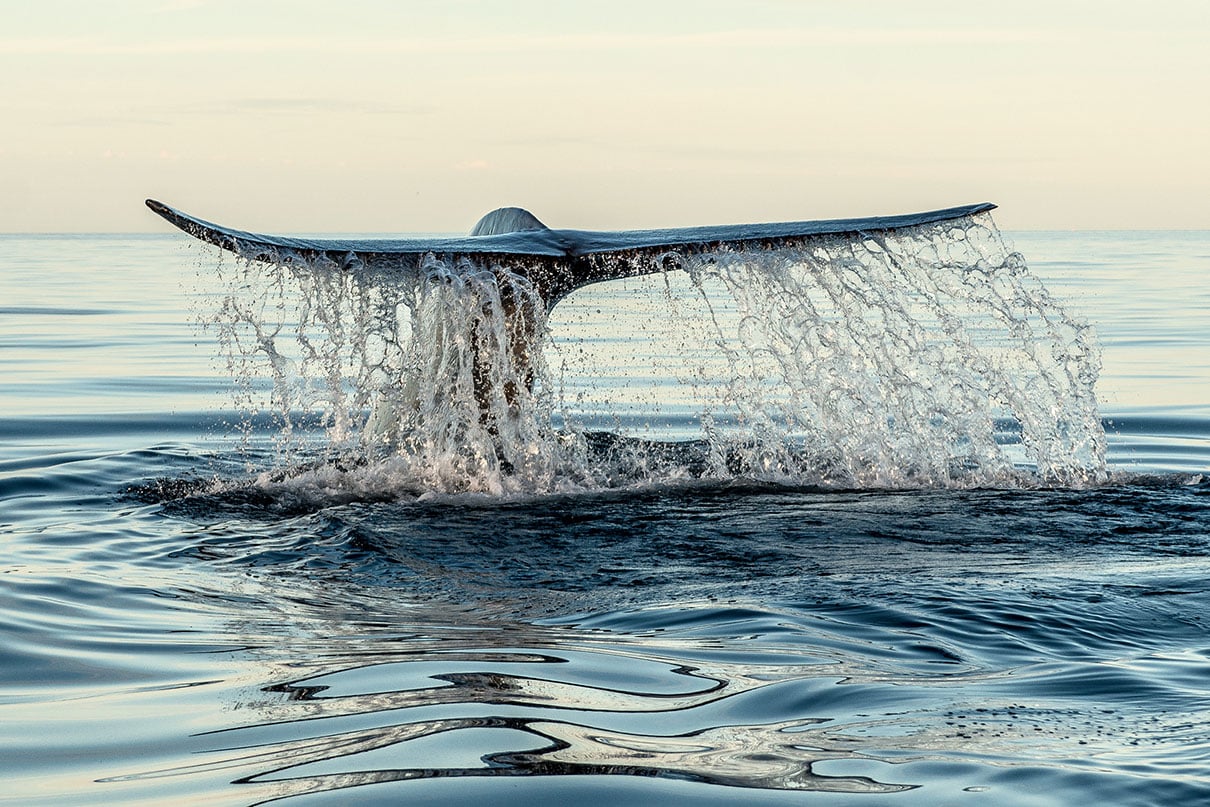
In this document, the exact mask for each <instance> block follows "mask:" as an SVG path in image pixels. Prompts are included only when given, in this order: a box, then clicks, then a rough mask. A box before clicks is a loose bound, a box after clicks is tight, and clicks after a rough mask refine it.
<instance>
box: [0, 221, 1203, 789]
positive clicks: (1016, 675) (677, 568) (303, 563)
mask: <svg viewBox="0 0 1210 807" xmlns="http://www.w3.org/2000/svg"><path fill="white" fill-rule="evenodd" d="M1009 235H1010V238H1011V241H1012V242H1013V243H1014V245H1015V247H1016V249H1018V250H1020V251H1021V252H1022V253H1023V254H1024V255H1025V256H1026V258H1027V260H1028V261H1029V265H1030V268H1031V271H1032V273H1033V275H1035V276H1037V277H1038V278H1040V279H1041V281H1042V282H1043V283H1044V284H1045V286H1046V288H1048V289H1049V291H1050V294H1051V295H1053V297H1054V298H1055V299H1056V300H1059V301H1061V303H1062V305H1063V306H1064V307H1065V309H1066V310H1068V311H1070V312H1073V313H1074V314H1075V315H1077V316H1078V317H1080V318H1083V319H1084V320H1086V321H1087V322H1088V323H1090V324H1091V325H1092V326H1093V327H1094V328H1095V331H1096V334H1097V338H1098V340H1099V345H1100V351H1101V361H1102V369H1101V371H1100V378H1099V381H1098V382H1097V385H1096V395H1097V399H1098V401H1099V407H1100V418H1101V423H1102V427H1103V429H1104V432H1105V437H1106V440H1107V451H1106V454H1105V460H1106V463H1107V465H1106V469H1107V472H1106V473H1105V474H1104V475H1102V476H1100V477H1096V478H1092V479H1091V481H1090V480H1084V482H1082V483H1080V484H1050V483H1047V482H1046V480H1042V479H1037V480H1034V483H1031V482H1030V476H1029V473H1028V469H1027V470H1026V472H1025V474H1024V475H1023V476H1019V477H1013V476H1006V477H1003V479H1002V481H1001V482H1000V483H980V484H976V485H937V484H922V485H902V486H900V485H895V484H885V483H883V484H870V485H863V484H850V485H838V484H815V483H812V481H811V480H810V479H798V480H797V481H796V480H792V479H791V480H787V479H780V480H778V479H769V478H767V477H765V476H761V475H759V474H755V475H754V474H746V473H744V472H742V470H741V471H740V472H737V473H736V474H735V475H733V476H732V477H729V478H713V477H710V476H709V475H705V476H703V475H696V476H694V475H692V474H690V475H683V476H677V475H672V476H666V477H659V476H658V475H657V476H651V475H647V476H642V475H637V476H634V477H633V479H632V480H631V481H630V482H627V481H626V480H625V479H623V480H621V481H620V482H619V481H617V480H613V482H611V484H609V485H602V486H598V487H597V488H595V489H594V488H592V487H591V486H585V485H582V484H581V485H579V486H568V487H567V488H566V489H559V487H558V486H557V485H556V486H554V487H553V488H550V489H547V490H544V491H541V492H534V493H532V494H526V493H525V492H524V491H521V492H515V491H514V492H512V493H507V492H506V493H498V492H497V493H492V492H490V491H489V492H463V493H459V492H449V491H426V490H424V489H423V485H421V486H419V487H418V486H417V485H416V484H415V482H414V480H412V481H411V482H406V483H405V482H400V481H399V480H398V479H395V478H393V477H391V475H390V474H389V473H388V470H389V468H387V467H383V468H381V469H380V470H379V471H378V472H377V475H376V472H375V466H369V467H368V469H367V468H366V467H362V468H361V469H360V470H359V471H358V470H357V469H354V471H355V472H354V471H347V470H346V469H341V468H339V467H336V466H337V465H338V463H335V464H334V461H333V460H332V459H331V455H330V454H327V453H324V452H323V451H322V450H319V449H313V450H312V449H307V448H306V447H305V446H306V445H311V446H312V447H314V446H322V445H323V444H324V441H325V440H327V439H328V437H327V432H325V430H324V428H323V424H321V423H319V422H318V421H315V420H314V419H312V420H307V419H306V418H301V419H299V420H298V421H297V422H293V423H291V424H290V429H291V430H292V434H291V435H290V436H291V439H294V440H295V442H296V443H297V442H298V440H299V439H301V442H302V444H303V445H304V447H303V448H302V449H292V451H293V452H294V453H283V424H282V422H281V420H280V418H278V417H275V416H274V415H273V414H272V412H271V411H270V409H271V407H268V406H266V405H264V404H263V403H262V404H258V403H257V401H260V400H261V399H262V398H263V396H265V395H267V394H268V390H269V386H268V382H267V381H263V380H257V379H249V378H246V377H244V378H242V381H243V382H244V383H242V384H236V385H235V387H234V390H233V385H232V381H231V375H232V371H233V370H234V371H235V374H236V375H237V376H240V375H241V373H242V370H241V368H240V367H239V366H236V365H233V364H232V362H231V351H230V349H229V348H230V346H229V345H228V349H227V351H226V353H224V349H223V348H222V345H220V344H219V342H220V341H221V340H220V339H219V338H218V337H219V336H221V334H218V333H216V329H215V328H214V327H213V325H212V326H211V327H202V326H201V325H200V324H199V321H206V320H207V318H210V321H211V322H213V311H214V301H215V297H216V295H218V289H220V287H222V288H229V287H230V277H231V270H232V262H231V261H230V259H228V260H227V261H226V262H225V263H224V262H222V261H220V260H219V259H218V258H217V256H216V253H215V252H213V251H209V250H207V249H205V248H202V247H200V246H196V245H193V244H190V243H188V239H187V238H185V237H184V236H181V235H179V234H156V235H97V236H93V235H31V236H22V235H4V236H0V256H2V257H0V269H2V271H0V374H2V376H0V377H2V378H3V386H2V387H0V390H2V391H0V781H2V782H3V787H0V803H5V804H14V805H26V806H28V807H33V806H34V805H82V804H87V805H165V804H199V805H201V804H205V805H253V804H264V803H273V804H281V805H283V807H285V806H286V805H288V806H289V807H314V806H315V805H338V804H339V805H344V804H355V805H380V804H382V805H385V804H468V803H486V804H500V805H503V804H518V805H521V804H525V805H534V804H551V805H554V804H569V803H577V802H578V803H585V804H590V803H591V804H595V803H600V804H649V803H660V804H663V805H680V804H685V805H721V804H753V805H763V804H794V805H800V804H801V805H812V804H827V805H853V806H854V807H864V806H865V805H890V807H908V806H909V805H928V806H929V807H934V806H935V805H1040V806H1043V805H1054V806H1056V807H1057V806H1058V805H1073V804H1099V805H1197V804H1210V283H1207V282H1206V277H1207V274H1208V271H1210V232H1053V233H1050V232H1047V233H1042V232H1021V233H1011V234H1009ZM220 275H221V276H222V278H221V279H220ZM224 284H226V285H224ZM658 285H659V284H658V283H657V284H656V286H657V287H658ZM643 295H647V296H648V297H651V296H652V293H651V290H650V288H649V287H647V286H644V285H643V284H642V283H631V284H630V285H625V284H623V286H621V287H618V288H614V287H613V285H612V284H611V285H608V286H601V287H597V288H595V289H588V290H584V291H582V292H578V293H577V295H575V296H574V297H573V298H571V299H569V300H568V301H567V302H565V303H563V304H561V305H560V306H559V307H558V308H556V309H555V310H554V312H553V314H552V320H551V344H552V348H551V352H552V353H553V354H555V355H552V356H549V357H548V363H549V364H550V365H551V366H552V367H556V366H557V367H559V368H565V367H566V366H567V365H568V363H567V362H566V361H564V360H562V359H560V358H558V356H567V355H569V354H576V353H577V352H579V351H582V350H595V351H597V352H598V353H599V354H600V355H603V356H607V357H612V358H607V359H605V360H599V361H598V362H597V363H596V364H595V365H593V366H596V367H598V368H599V367H601V366H606V371H603V372H596V373H595V374H593V375H592V378H591V379H590V380H585V379H584V378H582V377H579V376H576V367H577V366H580V365H575V363H574V362H573V363H572V366H571V371H570V372H569V371H567V370H566V369H563V370H560V378H561V383H562V384H563V385H564V388H565V393H564V394H565V397H566V398H567V399H568V400H571V401H573V402H576V403H577V405H579V406H580V411H581V414H582V415H583V416H584V418H585V419H586V421H585V422H588V421H592V424H590V425H593V424H595V426H594V428H595V427H601V428H602V430H604V431H615V432H622V433H624V434H629V435H630V436H631V437H632V439H634V440H661V439H666V440H670V441H675V440H689V439H692V431H693V426H694V424H695V423H699V422H698V421H695V420H693V418H692V417H690V416H688V415H686V414H685V410H684V407H683V406H682V404H683V403H684V401H687V400H689V398H691V396H686V395H685V394H683V391H682V390H680V389H679V388H678V386H677V384H676V383H675V382H674V381H669V380H668V379H667V378H665V377H663V376H659V375H658V374H655V373H652V372H650V368H651V367H652V366H654V364H655V363H657V362H656V360H657V359H658V358H659V356H658V355H657V356H654V357H653V356H652V355H651V354H652V353H653V352H654V353H656V354H658V353H659V352H660V351H661V350H662V348H661V344H662V343H661V341H660V338H659V335H658V333H657V338H655V339H653V340H648V341H647V342H642V343H641V344H637V345H636V344H635V343H634V342H631V341H628V337H629V336H630V335H631V334H633V333H634V332H635V331H636V330H642V328H637V326H636V322H639V321H640V320H641V322H640V324H642V323H646V324H647V325H651V324H652V323H654V322H657V321H659V320H660V319H661V314H660V313H659V312H660V310H661V308H660V307H661V305H663V304H664V302H663V301H662V299H661V298H660V297H659V295H658V294H657V295H655V298H654V301H652V300H648V301H647V303H646V304H645V305H646V308H642V309H641V312H645V313H634V312H632V311H631V309H630V308H629V307H628V306H630V305H631V303H629V302H627V301H631V300H633V299H634V298H635V297H636V296H643ZM635 310H639V309H635ZM627 312H630V313H627ZM286 314H287V318H288V314H289V312H286ZM627 317H630V319H627ZM635 318H639V320H636V319H635ZM655 330H656V331H658V330H659V329H658V328H656V329H655ZM251 353H252V354H255V349H252V350H251ZM236 358H239V357H238V356H237V357H236ZM602 361H603V362H604V365H603V364H602ZM627 362H630V363H629V364H628V363H627ZM236 364H238V362H237V363H236ZM582 366H588V365H582ZM699 380H700V379H699ZM703 383H704V382H703ZM594 396H595V398H594ZM685 406H688V404H685ZM250 409H251V410H257V411H256V412H255V413H250V412H249V411H247V410H250ZM593 418H596V420H593ZM699 425H700V424H699ZM300 434H301V438H299V435H300ZM594 439H598V440H599V439H606V438H601V437H599V436H598V437H597V438H594ZM308 441H310V442H309V443H308ZM308 450H312V453H311V454H308V453H307V452H308ZM308 463H309V465H308ZM303 466H306V467H307V468H308V470H307V471H306V472H303V473H295V472H291V471H290V470H289V469H290V468H295V469H297V468H300V467H303ZM283 468H284V470H283Z"/></svg>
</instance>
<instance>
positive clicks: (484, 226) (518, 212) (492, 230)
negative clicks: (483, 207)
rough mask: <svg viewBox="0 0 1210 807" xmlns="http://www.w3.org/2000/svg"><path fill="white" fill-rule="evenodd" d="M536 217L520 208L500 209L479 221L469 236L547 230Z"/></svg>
mask: <svg viewBox="0 0 1210 807" xmlns="http://www.w3.org/2000/svg"><path fill="white" fill-rule="evenodd" d="M549 229H550V228H549V227H547V226H546V225H545V224H543V223H542V222H540V221H538V217H537V216H535V215H534V214H533V213H530V212H529V211H528V210H526V209H524V208H521V207H500V208H496V209H495V210H493V211H492V212H490V213H488V214H487V215H486V216H484V217H483V218H481V219H479V223H478V224H476V225H475V227H474V229H473V230H471V235H504V234H505V233H519V232H523V231H525V230H549Z"/></svg>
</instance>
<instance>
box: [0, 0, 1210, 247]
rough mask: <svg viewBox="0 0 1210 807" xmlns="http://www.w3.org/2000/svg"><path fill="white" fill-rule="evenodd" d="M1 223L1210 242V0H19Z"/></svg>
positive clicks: (2, 124) (4, 98)
mask: <svg viewBox="0 0 1210 807" xmlns="http://www.w3.org/2000/svg"><path fill="white" fill-rule="evenodd" d="M0 11H2V15H0V77H2V78H0V232H72V231H74V232H81V231H85V232H97V231H128V232H158V231H166V228H167V225H166V224H163V223H162V222H160V221H159V220H158V219H155V218H154V217H153V216H152V214H151V213H150V212H149V211H147V210H146V209H145V208H144V207H143V205H142V200H143V199H144V198H145V197H148V196H151V197H155V198H158V199H161V200H163V201H165V202H167V203H169V204H172V205H174V206H177V207H180V208H182V209H184V210H187V211H189V212H191V213H194V214H195V215H198V216H201V217H202V218H208V219H211V220H214V221H218V222H220V223H223V224H228V225H232V226H236V227H240V228H244V229H253V230H259V231H262V232H460V231H465V230H468V229H469V228H470V227H471V225H473V224H474V222H475V221H476V219H478V218H479V216H480V215H481V214H483V213H485V212H486V211H488V210H490V209H492V208H495V207H498V206H501V205H519V206H523V207H527V208H529V209H530V210H531V211H533V212H534V213H535V214H536V215H537V216H538V217H539V218H540V219H542V220H543V221H545V222H546V223H547V224H549V225H550V226H552V227H579V228H589V229H615V228H616V229H620V228H648V227H664V226H683V225H695V224H722V223H737V222H750V221H786V220H798V219H812V218H836V217H848V216H866V215H879V214H891V213H903V212H913V211H919V210H929V209H933V208H939V207H950V206H953V205H958V204H966V203H972V202H981V201H991V202H995V203H997V204H998V205H1000V206H1001V209H1000V210H999V211H997V213H996V218H997V221H998V222H999V223H1000V225H1001V227H1004V228H1008V229H1014V228H1015V229H1027V228H1043V229H1070V228H1195V229H1205V228H1210V2H1208V0H1150V2H1147V3H1143V2H1139V0H1131V2H1113V1H1112V0H1101V1H1100V2H1094V1H1093V0H1011V1H1010V0H1003V1H1002V2H994V1H992V0H983V1H982V2H970V0H967V1H966V2H953V1H949V0H946V1H942V0H910V1H908V0H866V1H864V2H862V1H860V0H800V1H799V2H792V1H791V0H781V1H778V0H744V1H742V2H741V0H733V1H732V2H717V1H715V0H691V1H688V0H687V1H682V0H668V1H667V2H663V1H662V0H643V2H634V1H633V0H607V1H602V2H596V1H593V0H576V1H575V2H572V0H567V2H538V0H500V2H492V1H490V0H487V1H485V2H460V1H458V0H433V1H432V2H423V1H421V0H399V2H388V1H387V0H339V2H335V1H333V2H311V1H309V0H114V1H113V2H99V1H98V0H29V1H28V2H27V1H26V0H0Z"/></svg>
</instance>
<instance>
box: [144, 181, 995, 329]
mask: <svg viewBox="0 0 1210 807" xmlns="http://www.w3.org/2000/svg"><path fill="white" fill-rule="evenodd" d="M147 206H148V207H149V208H151V209H152V210H153V211H155V212H156V213H158V214H159V215H160V216H162V217H164V218H165V219H167V220H168V221H169V222H170V223H172V224H173V225H175V226H176V227H178V228H180V229H181V230H183V231H184V232H186V233H188V234H189V235H192V236H194V237H195V238H199V239H201V240H203V241H206V242H208V243H211V244H214V245H215V246H218V247H221V248H222V249H225V250H229V251H231V252H234V253H235V254H237V255H239V256H240V257H242V258H246V259H248V260H253V261H266V262H269V263H277V264H287V265H290V264H304V265H315V266H320V265H326V266H333V265H334V266H338V267H340V268H342V269H345V270H348V271H356V272H366V273H374V272H387V273H391V274H392V275H395V276H398V274H399V273H401V272H402V273H407V272H415V273H419V272H420V271H421V266H422V264H423V262H424V260H425V259H426V257H427V256H433V257H436V258H438V259H441V260H443V261H445V262H446V264H447V265H450V266H454V265H459V264H461V263H463V261H462V259H468V260H469V262H470V263H471V264H476V263H477V264H480V265H482V264H483V263H488V264H499V265H501V266H504V267H506V268H508V269H509V270H510V271H513V272H515V273H518V274H522V275H524V276H525V277H527V278H528V279H529V281H530V282H531V283H532V284H533V287H534V289H535V290H536V291H537V293H538V294H539V295H540V296H541V297H542V299H543V302H544V303H545V307H546V310H547V311H549V310H550V309H551V308H552V307H554V305H555V304H556V303H558V302H559V300H562V299H563V298H564V297H566V296H567V295H568V294H570V293H571V292H573V291H575V290H576V289H578V288H581V287H583V286H587V285H589V284H591V283H599V282H602V281H605V280H613V279H617V278H623V277H633V276H636V275H643V274H651V273H654V272H660V271H664V270H666V269H669V268H676V267H678V266H679V265H680V264H681V262H683V260H684V259H686V258H689V257H692V256H694V255H702V254H708V253H711V252H718V251H720V250H726V251H740V250H750V251H764V250H771V249H779V248H785V247H801V246H803V245H805V244H806V243H808V242H809V241H811V240H812V239H818V238H820V237H822V236H835V235H849V236H852V237H854V238H860V237H864V236H865V235H868V234H872V233H886V232H888V231H894V230H900V229H904V228H909V227H919V226H921V225H928V224H937V223H941V222H945V221H949V220H952V219H960V218H963V217H966V216H971V215H974V214H977V213H983V212H986V211H989V210H992V209H994V208H995V205H993V204H988V203H983V204H975V205H965V206H962V207H951V208H946V209H944V210H933V211H929V212H925V213H911V214H907V215H899V216H874V217H868V218H858V219H829V220H822V221H795V222H781V223H764V224H728V225H721V226H707V227H682V228H675V229H663V230H624V231H617V232H604V231H592V230H553V229H551V228H549V227H547V226H546V225H545V224H543V223H542V222H541V221H539V220H538V218H537V217H536V216H534V215H533V214H532V213H530V212H529V211H528V210H524V209H522V208H519V207H502V208H500V209H498V210H493V211H492V212H491V213H488V214H487V215H486V216H484V217H483V218H482V219H480V220H479V222H478V223H477V224H476V225H475V227H474V229H473V230H471V233H470V234H469V235H466V236H461V237H453V238H405V239H329V238H292V237H287V236H277V235H263V234H260V233H252V232H246V231H243V230H236V229H232V228H230V227H224V226H222V225H218V224H213V223H211V222H208V221H204V220H202V219H199V218H195V217H194V216H191V215H189V214H187V213H183V212H181V211H180V210H176V209H175V208H172V207H169V206H168V205H166V204H163V203H162V202H157V201H156V200H154V199H148V200H147Z"/></svg>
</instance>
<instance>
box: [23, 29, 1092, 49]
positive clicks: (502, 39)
mask: <svg viewBox="0 0 1210 807" xmlns="http://www.w3.org/2000/svg"><path fill="white" fill-rule="evenodd" d="M1070 36H1071V35H1070V34H1068V33H1062V32H1058V31H1053V30H1040V29H1011V28H981V29H970V28H840V27H837V28H787V29H773V28H751V29H737V30H730V31H704V32H686V33H663V32H649V33H625V32H590V33H566V34H494V35H491V36H470V37H461V38H457V37H447V38H435V37H426V38H418V39H406V38H399V37H379V38H375V37H366V38H353V37H345V38H341V37H336V36H326V37H308V36H275V37H251V36H235V37H198V38H192V39H188V38H187V39H165V40H158V41H132V40H113V39H106V38H101V37H45V38H40V39H38V38H33V39H8V40H3V39H0V54H16V55H21V54H24V55H94V56H107V55H112V56H124V55H127V56H129V55H133V56H138V55H146V56H160V55H170V54H177V55H180V54H199V53H210V54H214V53H233V54H234V53H252V54H267V53H328V54H339V53H345V54H446V55H455V54H467V53H475V54H482V53H534V52H543V51H545V52H551V51H559V52H562V51H573V52H579V51H585V50H596V51H602V50H606V51H608V50H634V49H638V50H649V49H653V48H657V49H658V48H677V47H684V48H700V47H711V48H718V49H723V48H765V47H777V46H784V47H794V46H807V45H854V46H857V45H872V46H879V45H896V44H898V45H980V44H984V45H994V44H1021V43H1038V42H1044V41H1048V42H1056V41H1064V40H1066V39H1068V38H1069V37H1070Z"/></svg>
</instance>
